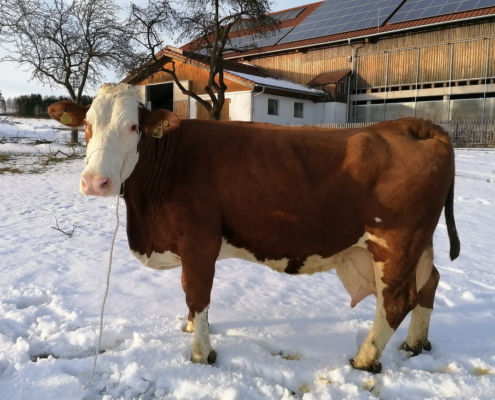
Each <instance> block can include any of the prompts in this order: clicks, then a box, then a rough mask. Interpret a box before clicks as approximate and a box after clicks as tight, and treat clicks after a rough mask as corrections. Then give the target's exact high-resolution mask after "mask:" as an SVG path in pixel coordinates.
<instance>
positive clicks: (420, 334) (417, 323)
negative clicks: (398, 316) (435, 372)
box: [403, 257, 440, 355]
mask: <svg viewBox="0 0 495 400" xmlns="http://www.w3.org/2000/svg"><path fill="white" fill-rule="evenodd" d="M430 260H431V272H430V276H429V278H428V280H427V281H426V283H425V284H424V286H423V287H421V289H420V290H419V292H418V304H417V305H416V307H415V308H414V309H413V311H412V313H411V322H410V324H409V332H408V333H407V340H406V342H405V343H404V345H403V349H404V350H407V351H410V352H412V353H413V354H414V355H417V354H420V353H421V351H422V350H426V351H430V350H431V344H430V341H429V340H428V331H429V328H430V317H431V313H432V311H433V302H434V300H435V292H436V289H437V286H438V282H439V281H440V274H439V273H438V270H437V269H436V268H435V266H434V265H433V262H432V260H433V258H432V257H431V258H430Z"/></svg>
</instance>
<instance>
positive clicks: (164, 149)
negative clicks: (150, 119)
mask: <svg viewBox="0 0 495 400" xmlns="http://www.w3.org/2000/svg"><path fill="white" fill-rule="evenodd" d="M181 136H182V133H181V129H180V128H179V129H178V130H176V131H174V132H171V133H169V134H168V135H166V136H164V137H163V138H161V139H157V138H153V137H150V136H148V135H144V134H143V135H142V137H141V140H140V142H139V145H138V152H139V160H138V162H137V164H136V167H135V168H134V171H133V172H132V174H131V176H130V177H129V178H128V179H127V180H126V181H125V188H124V198H125V199H126V203H127V205H128V206H129V205H130V203H136V202H137V204H139V203H142V200H143V199H146V203H147V204H153V203H157V202H163V200H164V199H165V198H166V195H167V193H169V192H170V188H171V186H172V185H173V178H174V172H173V170H174V167H175V164H176V160H177V158H178V157H177V153H178V151H179V147H180V139H181Z"/></svg>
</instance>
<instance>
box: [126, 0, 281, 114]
mask: <svg viewBox="0 0 495 400" xmlns="http://www.w3.org/2000/svg"><path fill="white" fill-rule="evenodd" d="M181 4H182V7H181V10H176V9H173V8H171V6H170V4H169V2H168V1H163V0H150V1H149V3H148V5H147V7H143V8H142V7H138V6H137V5H135V4H132V7H131V10H132V11H131V16H130V20H129V22H130V24H131V25H132V26H133V27H134V29H135V33H134V35H133V40H134V41H135V42H136V43H137V44H138V46H137V48H139V49H140V52H139V53H137V54H136V56H135V57H134V58H133V62H134V64H133V65H130V64H129V63H127V64H126V65H125V67H127V68H128V70H133V73H134V75H136V74H138V73H140V72H141V73H142V72H143V71H145V72H146V73H147V74H149V73H154V72H158V71H162V72H166V73H168V74H170V75H171V76H172V77H173V79H174V81H175V83H176V84H177V86H178V87H179V88H180V90H182V93H184V94H186V95H188V96H190V97H192V98H194V99H195V100H196V101H197V102H198V103H200V104H201V105H202V106H203V107H205V108H206V110H207V111H208V112H209V115H210V118H212V119H217V120H218V119H220V113H221V111H222V108H223V105H224V103H225V92H226V90H227V85H226V84H225V81H224V60H223V55H224V54H225V53H226V52H228V51H236V52H242V51H246V50H247V49H252V48H254V47H256V44H255V41H254V38H256V37H257V38H259V37H260V36H261V37H264V36H267V35H271V34H273V33H274V32H275V31H276V30H277V28H278V22H277V21H276V20H275V19H274V18H272V17H270V16H269V15H267V14H268V13H269V12H270V8H271V6H272V2H271V1H270V0H185V1H183V2H181ZM236 31H245V33H248V34H249V35H251V37H252V38H253V40H252V41H247V42H245V43H244V44H242V43H241V42H240V41H236V39H235V38H233V37H234V36H235V32H236ZM172 32H173V33H174V34H175V35H176V36H177V37H178V38H179V40H181V41H190V42H191V43H190V44H189V45H188V46H187V48H188V50H189V51H192V52H195V53H196V57H199V58H200V59H201V60H202V61H204V62H205V63H206V64H208V66H209V77H208V83H207V85H206V87H205V88H204V89H205V91H206V93H207V94H208V95H209V97H210V101H207V100H204V99H203V98H201V97H200V96H199V95H198V94H197V93H195V92H193V91H191V90H188V89H186V88H185V87H184V86H183V85H182V84H181V83H180V81H179V78H178V76H177V73H176V70H175V63H174V61H173V60H171V59H166V58H164V57H163V54H161V53H160V51H161V50H162V49H163V48H165V41H164V39H163V35H164V34H167V33H172ZM201 57H202V58H201Z"/></svg>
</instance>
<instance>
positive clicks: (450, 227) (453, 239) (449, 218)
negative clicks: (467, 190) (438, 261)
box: [445, 178, 461, 261]
mask: <svg viewBox="0 0 495 400" xmlns="http://www.w3.org/2000/svg"><path fill="white" fill-rule="evenodd" d="M454 179H455V178H452V183H451V184H450V189H449V194H448V195H447V200H446V201H445V222H446V224H447V233H448V235H449V241H450V259H451V260H452V261H454V260H455V259H456V258H457V257H459V253H460V252H461V242H460V240H459V235H458V234H457V228H456V226H455V220H454Z"/></svg>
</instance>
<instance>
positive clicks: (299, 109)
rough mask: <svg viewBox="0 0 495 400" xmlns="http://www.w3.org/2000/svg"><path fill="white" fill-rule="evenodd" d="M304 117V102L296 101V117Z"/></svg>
mask: <svg viewBox="0 0 495 400" xmlns="http://www.w3.org/2000/svg"><path fill="white" fill-rule="evenodd" d="M303 117H304V103H297V102H296V103H294V118H303Z"/></svg>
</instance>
